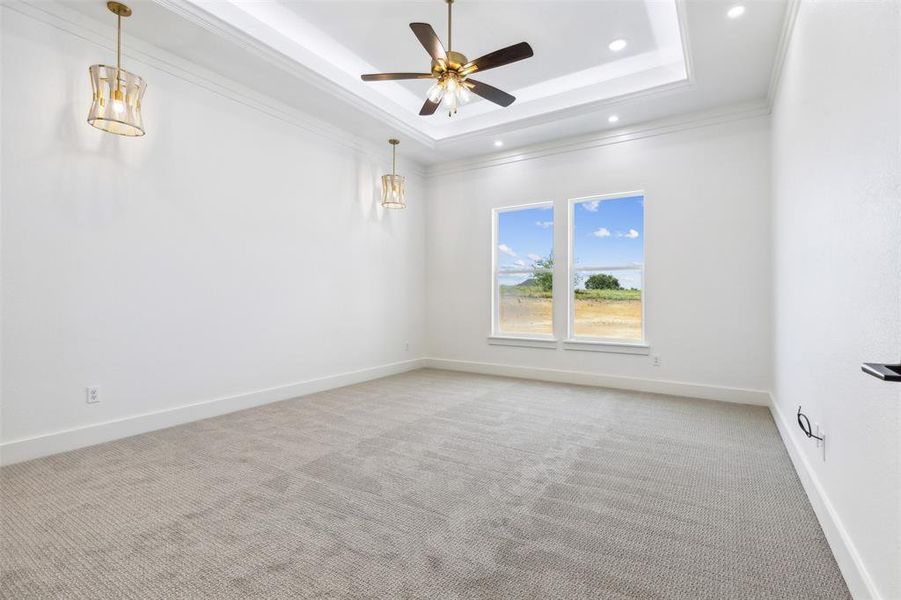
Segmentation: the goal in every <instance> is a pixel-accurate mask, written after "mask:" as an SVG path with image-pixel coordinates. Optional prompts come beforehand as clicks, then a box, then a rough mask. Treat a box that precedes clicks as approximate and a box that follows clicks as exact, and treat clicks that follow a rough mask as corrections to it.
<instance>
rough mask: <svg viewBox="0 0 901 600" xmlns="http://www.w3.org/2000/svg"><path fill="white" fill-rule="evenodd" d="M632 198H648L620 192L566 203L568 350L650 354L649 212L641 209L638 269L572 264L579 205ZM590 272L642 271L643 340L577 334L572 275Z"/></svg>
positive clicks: (642, 192) (574, 287)
mask: <svg viewBox="0 0 901 600" xmlns="http://www.w3.org/2000/svg"><path fill="white" fill-rule="evenodd" d="M631 196H641V197H642V198H643V199H645V200H646V199H647V195H646V194H645V192H644V190H633V191H629V192H618V193H615V194H602V195H597V196H583V197H580V198H570V199H569V200H567V203H566V240H567V244H566V302H565V304H566V338H565V339H564V340H563V342H564V343H563V348H564V349H565V350H588V351H592V352H616V353H623V354H649V353H650V344H648V332H647V319H646V316H647V310H646V307H647V296H648V294H647V280H646V278H645V273H646V272H647V263H648V261H647V253H646V252H645V250H646V248H645V237H646V232H647V212H646V211H645V210H642V222H643V225H642V230H643V233H642V236H641V255H642V257H643V258H644V263H643V264H642V265H640V266H638V267H636V265H634V264H633V265H610V266H599V265H587V266H580V267H576V266H575V265H574V264H573V258H574V253H573V246H574V244H575V235H574V234H573V228H574V227H575V208H576V204H580V203H582V202H588V201H590V200H600V201H601V202H604V201H607V200H616V199H619V198H629V197H631ZM588 271H592V272H594V271H640V272H641V339H640V340H634V341H633V340H623V339H619V338H597V337H590V336H583V335H576V329H575V319H576V307H575V290H576V286H575V285H573V276H574V275H575V274H576V273H584V272H588Z"/></svg>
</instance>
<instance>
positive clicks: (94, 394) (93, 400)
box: [85, 385, 100, 404]
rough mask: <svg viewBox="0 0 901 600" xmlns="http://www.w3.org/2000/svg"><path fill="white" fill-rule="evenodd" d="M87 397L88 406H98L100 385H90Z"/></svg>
mask: <svg viewBox="0 0 901 600" xmlns="http://www.w3.org/2000/svg"><path fill="white" fill-rule="evenodd" d="M86 392H87V394H86V397H85V400H86V401H87V403H88V404H97V403H98V402H100V386H99V385H90V386H88V387H87V388H86Z"/></svg>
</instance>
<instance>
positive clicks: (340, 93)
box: [151, 0, 435, 148]
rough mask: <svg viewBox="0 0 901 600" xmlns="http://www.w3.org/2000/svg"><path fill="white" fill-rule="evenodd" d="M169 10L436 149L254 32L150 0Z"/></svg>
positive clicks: (183, 2)
mask: <svg viewBox="0 0 901 600" xmlns="http://www.w3.org/2000/svg"><path fill="white" fill-rule="evenodd" d="M151 2H153V3H154V4H157V5H159V6H161V7H163V8H165V9H166V10H168V11H169V12H171V13H173V14H176V15H178V16H179V17H181V18H182V19H184V20H185V21H187V22H189V23H192V24H193V25H196V26H198V27H200V28H202V29H204V30H205V31H207V32H209V33H212V34H214V35H217V36H219V37H221V38H223V39H226V40H228V41H229V42H231V43H233V44H235V45H237V46H240V47H241V48H243V49H244V50H246V51H247V52H249V53H251V54H253V55H255V56H257V57H258V58H260V59H262V60H265V61H266V62H268V63H269V64H271V65H273V66H275V67H277V68H279V69H281V70H282V71H285V72H286V73H288V74H290V75H292V76H293V77H296V78H297V79H299V80H301V81H303V82H304V83H307V84H309V85H312V86H314V87H315V88H317V89H319V90H321V91H323V92H326V93H327V94H330V95H331V96H333V97H336V98H338V99H339V100H342V101H343V102H346V103H348V104H350V105H351V106H353V107H354V108H356V109H358V110H360V111H361V112H364V113H366V114H368V115H369V116H371V117H373V118H376V119H378V120H380V121H382V122H384V123H387V124H388V125H389V126H390V127H391V128H392V129H394V130H395V131H398V132H400V133H401V134H403V136H405V137H407V138H409V139H412V140H415V141H416V142H419V143H420V144H423V145H424V146H426V147H428V148H434V146H435V140H434V139H433V138H432V137H430V136H428V135H426V134H424V133H422V132H421V131H419V130H418V129H416V128H414V127H411V126H410V125H407V124H406V123H404V122H403V121H401V120H400V119H398V118H397V117H395V116H394V115H392V114H391V113H389V112H387V111H385V110H383V109H381V108H379V107H377V106H375V105H374V104H372V103H370V102H368V101H366V100H364V99H363V98H361V97H359V96H357V95H356V94H354V93H353V92H350V91H348V90H347V89H345V88H344V87H342V86H340V85H338V84H337V83H334V82H333V81H331V80H330V79H329V78H327V77H324V76H323V75H320V74H319V73H317V72H316V71H314V70H312V69H310V68H308V67H306V66H304V65H302V64H300V63H298V62H297V61H295V60H293V59H291V58H290V57H288V56H285V55H284V54H282V53H281V52H279V51H278V50H275V49H274V48H272V47H271V46H269V45H268V44H265V43H263V42H261V41H260V40H258V39H256V38H255V37H253V36H252V35H250V34H248V33H246V32H244V31H242V30H240V29H238V28H237V27H234V26H233V25H231V24H229V23H227V22H225V21H223V20H222V19H219V18H218V17H216V16H213V15H211V14H209V13H207V12H206V11H204V10H203V9H201V8H200V7H198V6H196V5H195V4H193V3H191V2H188V1H187V0H151Z"/></svg>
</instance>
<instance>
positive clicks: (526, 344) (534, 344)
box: [488, 335, 557, 349]
mask: <svg viewBox="0 0 901 600" xmlns="http://www.w3.org/2000/svg"><path fill="white" fill-rule="evenodd" d="M488 343H489V344H491V345H492V346H519V347H521V348H550V349H555V348H557V340H555V339H553V338H532V337H516V336H503V335H489V336H488Z"/></svg>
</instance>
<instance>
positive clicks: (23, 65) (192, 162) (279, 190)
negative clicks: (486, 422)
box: [0, 7, 425, 459]
mask: <svg viewBox="0 0 901 600" xmlns="http://www.w3.org/2000/svg"><path fill="white" fill-rule="evenodd" d="M2 10H3V23H2V27H3V29H2V33H3V35H2V60H3V65H2V68H3V99H2V100H3V101H2V127H3V138H2V173H3V177H2V190H0V191H2V211H3V221H2V274H3V297H2V309H3V312H2V319H3V329H2V358H3V364H2V367H3V369H2V372H3V387H2V394H3V396H2V441H3V443H4V445H5V447H6V448H5V449H6V451H7V452H9V451H11V449H13V448H18V446H19V445H18V444H17V442H21V441H22V440H27V439H29V438H33V437H35V436H43V435H46V434H52V433H55V432H59V431H63V430H70V429H76V430H78V429H80V428H85V427H88V426H91V425H96V424H99V423H104V422H108V421H115V420H119V419H128V418H129V417H133V416H135V415H141V414H144V413H152V412H157V411H167V410H170V409H176V408H178V407H182V406H185V405H190V404H193V403H197V402H204V401H209V400H215V399H217V398H222V397H227V396H233V395H240V394H245V393H250V392H256V391H258V390H262V389H268V388H273V387H278V386H284V385H290V384H294V383H297V382H303V381H307V380H311V379H317V378H321V377H325V376H331V375H335V374H339V373H346V372H351V371H357V370H361V369H369V368H372V367H376V366H380V365H386V364H391V363H397V362H399V361H406V360H408V359H412V358H415V357H418V356H421V355H422V352H423V348H424V335H423V316H424V305H425V298H424V290H423V288H424V284H423V279H424V254H425V248H424V246H425V237H424V215H425V209H424V206H423V203H424V201H425V198H424V186H423V185H422V181H421V179H420V178H419V177H417V176H413V175H411V174H410V173H409V172H408V175H411V176H410V181H409V194H408V196H409V204H410V205H409V208H408V209H407V210H405V211H397V212H393V211H385V210H383V209H382V208H381V207H380V206H378V205H377V197H376V194H377V193H378V176H379V175H380V174H381V173H383V172H384V171H385V170H386V169H390V160H391V159H390V147H389V146H388V144H387V143H386V144H384V146H383V147H381V146H379V147H377V148H376V149H375V150H376V154H374V155H373V154H367V153H364V152H360V151H355V150H352V149H351V148H350V147H346V146H341V145H337V144H334V143H330V142H329V140H328V138H327V137H323V136H318V135H313V134H311V133H309V132H308V131H305V130H304V129H303V128H300V127H296V126H293V125H290V124H288V123H286V122H285V121H283V120H280V119H277V118H273V117H272V116H268V115H266V114H264V113H262V112H260V111H259V110H255V109H254V107H252V106H247V105H245V104H242V103H239V102H236V101H234V100H233V99H230V98H229V97H226V96H223V95H221V94H218V93H214V92H213V91H210V90H208V89H205V88H208V87H210V86H211V85H212V84H211V83H210V81H213V80H215V76H212V75H210V74H208V73H207V74H204V76H205V77H209V78H210V79H209V80H207V81H204V86H205V87H200V86H199V85H196V84H194V83H191V82H188V81H186V80H185V79H183V77H184V76H185V74H184V73H181V72H178V75H179V76H178V77H176V76H173V75H171V74H169V73H168V72H164V71H163V70H160V69H159V68H156V67H154V66H152V65H149V64H146V63H142V62H140V61H138V60H135V59H127V63H126V65H125V66H126V68H128V69H130V70H133V71H135V72H137V73H139V74H141V75H142V76H144V77H145V78H146V79H147V80H148V82H149V88H148V92H147V95H146V98H145V100H146V103H145V111H144V112H145V121H146V125H147V131H148V134H147V136H146V137H144V138H140V139H125V138H120V137H117V136H112V135H109V134H105V133H102V132H100V131H98V130H96V129H93V128H91V127H89V126H88V125H87V124H86V123H85V117H86V115H87V110H88V106H89V101H90V97H91V88H90V83H89V80H88V74H87V69H88V65H90V64H92V63H96V62H109V61H110V60H114V56H115V55H114V54H112V55H111V54H110V51H109V49H108V48H102V47H99V46H97V45H95V44H93V43H91V42H89V41H87V40H86V39H83V38H81V37H78V36H75V35H72V34H70V33H67V32H65V31H62V30H60V29H58V28H56V27H53V26H50V25H48V24H45V23H43V22H39V21H38V20H35V19H33V18H31V17H28V16H23V15H22V14H21V13H20V12H18V11H16V10H14V9H12V8H8V7H4V8H3V9H2ZM109 36H110V37H109V38H107V39H109V40H114V39H115V31H114V29H110V30H109ZM160 56H161V57H162V58H163V60H167V61H172V63H173V64H174V63H176V62H177V61H176V59H174V58H172V57H166V56H165V55H163V54H161V53H160ZM232 87H234V86H232ZM402 149H403V146H401V150H402ZM373 156H375V158H373ZM405 167H409V168H410V169H412V168H413V167H412V166H410V165H408V163H405V162H404V161H403V155H402V152H401V160H399V169H401V170H402V169H404V168H405ZM407 341H409V343H410V348H409V350H408V351H406V350H405V346H404V344H405V342H407ZM87 385H99V386H101V391H102V402H101V403H100V404H97V405H88V404H86V403H85V386H87ZM277 395H278V394H277V393H276V394H275V395H274V396H273V394H271V393H270V394H269V395H268V396H267V398H268V399H269V400H271V399H273V398H274V397H276V396H277ZM192 416H193V417H195V418H196V413H192V414H190V415H188V418H191V417H192ZM138 429H140V428H138ZM126 430H128V428H120V429H117V431H123V432H124V431H126ZM128 431H131V432H134V428H132V429H130V430H128ZM85 441H96V440H95V439H93V438H90V437H88V438H85ZM30 448H31V450H28V452H31V451H32V450H34V448H35V446H30ZM55 449H60V448H58V447H57V448H55ZM14 454H15V453H14ZM22 457H23V456H20V455H18V454H16V456H14V457H13V456H8V457H6V458H7V459H17V458H22Z"/></svg>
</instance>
